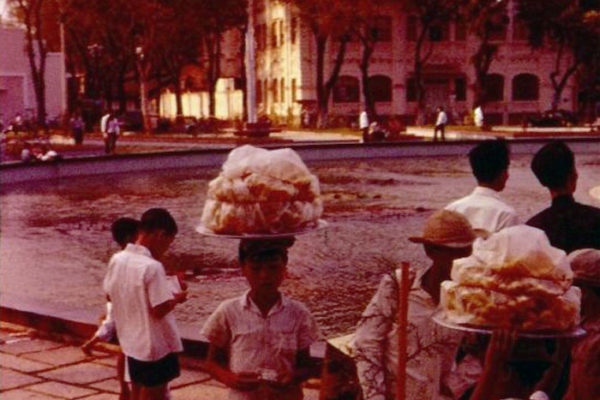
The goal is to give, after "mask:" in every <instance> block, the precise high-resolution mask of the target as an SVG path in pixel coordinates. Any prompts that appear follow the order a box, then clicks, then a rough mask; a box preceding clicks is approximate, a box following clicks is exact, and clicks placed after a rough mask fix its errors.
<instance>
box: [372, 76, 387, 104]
mask: <svg viewBox="0 0 600 400" xmlns="http://www.w3.org/2000/svg"><path fill="white" fill-rule="evenodd" d="M369 91H370V93H371V98H372V99H373V101H384V102H390V101H392V80H391V79H390V78H388V77H387V76H384V75H373V76H371V77H370V78H369Z"/></svg>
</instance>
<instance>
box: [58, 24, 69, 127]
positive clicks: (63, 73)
mask: <svg viewBox="0 0 600 400" xmlns="http://www.w3.org/2000/svg"><path fill="white" fill-rule="evenodd" d="M65 52H66V48H65V23H64V22H63V21H62V17H61V21H60V113H61V114H62V116H63V117H64V115H65V113H66V112H67V67H66V65H65V63H66V61H67V60H66V57H65Z"/></svg>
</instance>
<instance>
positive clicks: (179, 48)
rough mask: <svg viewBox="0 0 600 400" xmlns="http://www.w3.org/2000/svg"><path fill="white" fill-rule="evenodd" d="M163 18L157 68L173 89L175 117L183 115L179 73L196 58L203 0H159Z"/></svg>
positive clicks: (198, 52) (157, 47)
mask: <svg viewBox="0 0 600 400" xmlns="http://www.w3.org/2000/svg"><path fill="white" fill-rule="evenodd" d="M160 3H161V5H162V6H163V7H164V18H165V21H164V23H163V24H162V26H163V31H162V32H161V35H162V36H164V39H165V40H160V41H158V43H156V51H157V53H158V57H159V60H158V62H159V65H158V66H157V69H158V70H159V71H160V74H159V75H160V77H161V80H162V78H164V79H165V80H166V82H167V83H168V84H169V85H170V86H171V87H172V88H173V91H174V93H175V104H176V109H177V116H178V117H180V116H182V115H183V106H182V102H181V75H182V72H183V68H184V67H185V66H186V65H188V64H193V63H197V61H198V58H199V57H200V47H201V39H202V30H201V29H200V24H199V23H198V20H199V19H200V18H201V10H202V6H203V4H204V1H203V0H162V1H161V2H160Z"/></svg>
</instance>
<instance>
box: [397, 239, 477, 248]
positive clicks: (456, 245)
mask: <svg viewBox="0 0 600 400" xmlns="http://www.w3.org/2000/svg"><path fill="white" fill-rule="evenodd" d="M408 240H410V241H411V242H413V243H422V244H430V245H433V246H442V247H449V248H452V249H462V248H465V247H470V246H472V245H473V241H464V242H445V243H444V242H436V241H433V240H431V239H427V238H425V237H422V236H410V237H409V238H408Z"/></svg>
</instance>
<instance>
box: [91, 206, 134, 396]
mask: <svg viewBox="0 0 600 400" xmlns="http://www.w3.org/2000/svg"><path fill="white" fill-rule="evenodd" d="M139 225H140V223H139V221H137V220H135V219H133V218H126V217H123V218H119V219H117V220H116V221H115V222H113V224H112V226H111V229H110V230H111V232H112V237H113V239H114V241H115V242H117V243H118V244H119V246H120V247H121V250H123V249H125V246H127V244H128V243H134V242H135V239H136V237H137V232H138V228H139ZM116 333H117V332H116V330H115V320H114V318H113V315H112V304H111V302H110V301H109V302H107V303H106V315H105V317H104V319H103V320H102V323H101V324H100V326H99V327H98V330H97V331H96V333H94V335H93V336H92V337H91V338H90V339H89V340H88V341H87V342H85V343H84V344H83V345H82V346H81V350H83V352H84V353H85V354H87V355H91V348H92V346H93V345H94V344H96V343H97V342H98V341H100V340H102V341H106V342H109V341H111V340H113V339H115V338H116ZM117 377H118V379H119V385H120V386H121V394H120V396H119V399H120V400H125V399H129V395H130V393H129V386H127V382H126V381H125V356H124V355H123V353H119V356H118V358H117Z"/></svg>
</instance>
